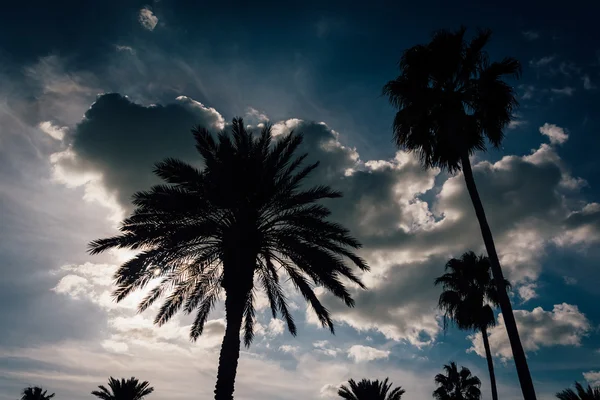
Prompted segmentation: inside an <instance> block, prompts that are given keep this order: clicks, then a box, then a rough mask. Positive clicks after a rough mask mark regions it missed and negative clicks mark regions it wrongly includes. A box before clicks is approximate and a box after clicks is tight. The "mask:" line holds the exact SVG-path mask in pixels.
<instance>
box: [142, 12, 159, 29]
mask: <svg viewBox="0 0 600 400" xmlns="http://www.w3.org/2000/svg"><path fill="white" fill-rule="evenodd" d="M138 21H139V22H140V24H141V25H142V26H143V27H144V28H146V29H148V30H149V31H153V30H154V28H156V25H157V24H158V17H157V16H156V15H154V13H153V12H152V10H151V9H150V8H149V7H144V8H142V9H140V13H139V15H138Z"/></svg>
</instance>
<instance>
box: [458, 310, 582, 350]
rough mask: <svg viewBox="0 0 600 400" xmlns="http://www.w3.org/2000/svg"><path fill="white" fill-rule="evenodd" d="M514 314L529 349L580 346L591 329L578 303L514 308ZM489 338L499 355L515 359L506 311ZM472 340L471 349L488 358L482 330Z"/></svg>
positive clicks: (472, 336) (490, 332)
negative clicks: (546, 308) (576, 304)
mask: <svg viewBox="0 0 600 400" xmlns="http://www.w3.org/2000/svg"><path fill="white" fill-rule="evenodd" d="M514 315H515V319H516V321H517V327H518V329H519V336H520V337H521V343H522V344H523V348H524V349H525V350H526V351H536V350H539V349H540V347H550V346H580V345H581V339H582V338H583V337H584V336H586V335H587V334H588V333H589V332H590V330H591V325H590V322H589V320H588V319H587V317H586V316H585V315H584V314H582V313H581V312H580V311H579V309H578V308H577V306H575V305H571V304H566V303H562V304H556V305H555V306H554V308H553V309H552V311H545V310H544V309H543V308H542V307H536V308H534V309H533V310H532V311H527V310H514ZM489 338H490V346H491V348H492V352H493V354H494V355H495V356H497V357H500V358H502V359H510V358H512V350H511V347H510V342H509V340H508V336H507V334H506V328H505V326H504V318H503V317H502V314H500V315H499V316H498V325H497V326H495V327H493V328H491V329H490V330H489ZM469 339H471V343H472V345H473V346H472V347H471V348H470V349H469V350H468V351H474V352H475V353H477V354H478V355H480V356H481V357H485V349H484V347H483V340H482V338H481V333H476V334H474V335H470V336H469Z"/></svg>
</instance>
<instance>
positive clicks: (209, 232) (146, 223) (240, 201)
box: [90, 118, 368, 400]
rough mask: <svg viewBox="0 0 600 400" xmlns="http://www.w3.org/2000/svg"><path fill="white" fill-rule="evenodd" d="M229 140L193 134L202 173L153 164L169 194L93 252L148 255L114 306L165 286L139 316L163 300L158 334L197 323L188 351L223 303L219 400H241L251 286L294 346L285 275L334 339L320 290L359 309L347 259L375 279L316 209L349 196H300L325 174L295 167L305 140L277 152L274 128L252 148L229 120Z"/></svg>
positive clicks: (127, 272)
mask: <svg viewBox="0 0 600 400" xmlns="http://www.w3.org/2000/svg"><path fill="white" fill-rule="evenodd" d="M231 131H232V133H231V135H229V134H228V133H227V132H225V131H223V132H221V133H220V134H219V135H218V140H215V139H213V137H212V136H211V134H210V133H209V132H208V131H207V130H206V129H203V128H195V129H193V130H192V132H193V134H194V138H195V140H196V149H197V150H198V152H199V153H200V155H201V157H202V159H203V161H204V168H203V169H202V170H199V169H196V168H194V167H192V166H191V165H189V164H186V163H184V162H182V161H179V160H175V159H166V160H165V161H163V162H160V163H158V164H156V169H155V171H154V172H155V173H156V174H157V175H158V176H159V177H160V178H162V179H163V180H164V181H165V182H166V184H164V185H157V186H154V187H153V188H151V189H150V190H149V191H142V192H138V193H136V194H135V195H134V200H133V203H134V205H135V206H136V209H135V211H134V212H133V214H132V215H131V216H130V217H129V218H127V219H125V220H124V221H123V223H122V226H121V232H122V233H121V234H120V235H119V236H116V237H112V238H108V239H101V240H96V241H94V242H92V243H91V244H90V252H91V253H92V254H97V253H100V252H103V251H105V250H108V249H111V248H130V249H135V250H141V252H140V253H139V254H138V255H137V256H136V257H135V258H133V259H132V260H130V261H127V262H126V263H124V264H123V265H122V266H121V267H120V268H119V270H118V271H117V272H116V275H115V279H116V284H117V289H116V290H115V293H114V296H115V298H116V300H117V301H120V300H122V299H123V298H125V297H126V296H127V295H128V294H130V293H131V292H132V291H133V290H135V289H140V288H143V287H144V286H146V285H147V284H148V282H150V281H151V280H153V279H155V278H159V279H160V284H159V285H158V286H156V287H155V288H154V289H153V290H151V291H150V293H149V294H148V296H147V297H146V298H145V299H144V300H142V302H141V303H140V305H139V311H140V312H141V311H144V310H145V309H147V308H148V307H149V306H150V305H151V304H152V303H154V302H155V301H156V300H157V299H158V298H160V297H161V296H167V297H166V300H165V302H164V303H163V305H162V307H161V308H160V310H159V311H158V315H157V316H156V319H155V323H156V324H158V325H162V324H164V323H166V322H167V321H168V320H169V319H170V318H171V317H172V316H173V315H174V314H175V313H176V312H177V311H178V310H180V309H183V310H185V312H186V313H192V312H196V318H195V320H194V322H193V323H192V326H191V334H190V336H191V338H192V340H195V339H197V338H198V337H199V336H200V335H201V334H202V330H203V327H204V324H205V322H206V320H207V318H208V316H209V314H210V312H211V310H212V308H213V306H214V304H215V302H216V301H217V300H218V299H219V295H220V294H221V293H222V292H223V291H224V294H225V312H226V322H227V328H226V330H225V336H224V338H223V344H222V347H221V354H220V358H219V367H218V373H217V384H216V388H215V398H216V399H217V400H230V399H232V398H233V391H234V383H235V376H236V371H237V365H238V359H239V355H240V331H241V330H243V333H244V344H245V346H246V347H248V346H250V343H251V342H252V339H253V337H254V329H253V328H254V322H255V315H254V293H255V290H256V288H255V285H256V286H258V285H259V286H260V287H262V289H263V290H264V291H265V293H266V296H267V298H268V299H269V303H270V306H271V311H272V314H273V317H274V318H275V317H277V314H278V312H279V313H280V314H281V316H282V317H283V319H285V321H286V323H287V327H288V329H289V331H290V333H291V334H292V335H294V336H295V335H296V325H295V323H294V319H293V317H292V315H291V313H290V311H289V308H288V303H287V299H286V295H285V293H284V291H283V287H282V285H281V282H280V280H279V275H280V272H281V273H285V274H286V275H287V277H288V278H289V281H291V283H292V284H293V285H294V286H295V288H296V289H297V290H298V291H299V292H300V293H301V294H302V296H303V297H304V298H305V300H306V301H307V302H308V303H309V304H310V305H311V307H312V308H313V310H314V311H315V313H316V315H317V317H318V318H319V321H320V322H321V324H322V325H323V326H327V327H329V329H330V330H331V332H332V333H333V332H334V326H333V321H332V319H331V316H330V313H329V311H328V310H327V309H326V308H325V307H324V306H323V305H322V304H321V302H320V301H319V299H318V297H317V296H316V295H315V293H314V291H313V284H314V285H318V286H322V287H323V288H325V289H326V290H329V291H331V292H332V293H333V294H334V295H335V296H337V297H339V298H341V299H342V300H343V301H344V302H345V304H346V305H347V306H350V307H352V306H353V305H354V300H353V299H352V297H351V296H350V293H349V292H348V290H347V288H346V286H345V285H344V283H343V282H342V281H341V279H340V278H342V277H343V278H346V279H348V280H349V281H352V282H354V283H355V284H357V285H358V286H360V287H361V288H364V285H363V284H362V282H361V280H360V279H359V278H358V277H357V276H356V275H355V273H354V272H353V269H351V268H350V267H349V266H348V265H346V262H345V260H344V258H346V259H348V260H350V262H351V263H352V264H355V265H356V266H357V267H358V268H359V269H361V270H363V271H366V270H368V266H367V264H366V263H365V262H364V260H363V259H361V258H360V257H358V256H357V255H356V254H355V253H354V252H353V251H352V249H357V248H359V247H360V243H359V242H358V241H357V240H356V239H354V238H353V237H352V236H350V234H349V232H348V230H347V229H345V228H344V227H342V226H341V225H338V224H336V223H333V222H329V221H327V220H326V217H327V216H328V215H329V214H330V211H329V210H328V209H327V208H326V207H325V206H323V205H322V204H320V203H318V202H319V201H320V200H322V199H333V198H339V197H340V196H341V193H339V192H337V191H334V190H332V189H331V188H329V187H326V186H316V187H312V188H301V187H300V186H301V184H302V183H303V181H304V180H305V178H306V177H307V176H308V175H309V174H310V173H311V172H313V171H314V170H315V168H317V166H318V163H314V164H311V165H307V166H304V167H301V164H302V162H303V161H304V159H305V158H306V157H307V155H306V154H304V155H301V156H299V157H295V155H294V154H295V152H296V150H297V149H298V147H299V146H300V144H301V143H302V135H300V134H295V133H293V132H292V133H290V134H289V135H286V136H285V137H283V138H282V139H280V140H278V141H277V142H276V143H272V135H271V127H270V126H265V127H264V128H263V129H262V131H261V133H260V137H258V138H254V137H253V135H252V133H250V132H248V131H247V130H246V129H245V128H244V123H243V121H242V119H241V118H239V119H234V120H233V124H232V126H231ZM311 281H312V284H311ZM255 282H256V284H255Z"/></svg>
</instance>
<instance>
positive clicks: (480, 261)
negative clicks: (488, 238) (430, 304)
mask: <svg viewBox="0 0 600 400" xmlns="http://www.w3.org/2000/svg"><path fill="white" fill-rule="evenodd" d="M435 284H436V285H442V288H443V290H444V291H443V292H442V294H441V295H440V300H439V302H438V307H439V308H440V309H441V310H442V311H444V327H445V326H446V320H447V319H449V320H450V321H452V322H454V323H455V324H456V326H457V327H458V328H459V329H462V330H479V331H481V337H482V338H483V346H484V348H485V355H486V358H487V364H488V369H489V372H490V383H491V386H492V399H493V400H498V392H497V390H496V377H495V374H494V363H493V361H492V352H491V350H490V342H489V339H488V335H487V330H488V328H490V327H492V326H494V325H496V318H495V316H494V310H493V309H492V307H491V305H493V306H498V290H497V289H496V285H494V283H493V281H492V278H491V276H490V261H489V259H488V258H487V257H485V256H479V257H478V256H477V255H476V254H475V253H473V252H472V251H468V252H466V253H464V254H463V255H462V256H461V258H460V259H456V258H453V259H451V260H450V261H448V262H447V263H446V273H445V274H444V275H442V276H440V277H439V278H437V279H436V280H435ZM504 284H505V286H507V287H509V286H510V283H509V282H508V281H506V282H504Z"/></svg>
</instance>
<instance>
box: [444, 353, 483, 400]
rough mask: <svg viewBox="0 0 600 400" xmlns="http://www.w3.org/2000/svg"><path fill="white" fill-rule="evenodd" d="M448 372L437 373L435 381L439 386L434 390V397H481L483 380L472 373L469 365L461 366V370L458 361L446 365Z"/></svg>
mask: <svg viewBox="0 0 600 400" xmlns="http://www.w3.org/2000/svg"><path fill="white" fill-rule="evenodd" d="M444 371H445V372H446V374H445V375H444V374H437V375H436V376H435V383H436V384H437V385H438V388H437V389H436V390H434V392H433V397H435V398H436V399H437V400H479V398H480V397H481V390H479V388H480V387H481V381H480V380H479V378H478V377H476V376H473V375H471V371H469V369H468V368H467V367H461V368H460V372H459V371H458V368H457V366H456V363H454V362H452V361H451V362H450V365H444Z"/></svg>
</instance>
